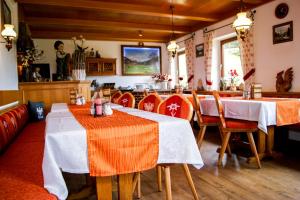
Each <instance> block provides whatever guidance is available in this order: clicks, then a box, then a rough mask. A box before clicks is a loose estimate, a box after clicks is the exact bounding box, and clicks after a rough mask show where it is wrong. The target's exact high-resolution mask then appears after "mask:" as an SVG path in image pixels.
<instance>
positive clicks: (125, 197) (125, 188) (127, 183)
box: [118, 173, 133, 200]
mask: <svg viewBox="0 0 300 200" xmlns="http://www.w3.org/2000/svg"><path fill="white" fill-rule="evenodd" d="M118 179H119V188H118V190H119V200H132V186H133V174H132V173H130V174H121V175H119V178H118Z"/></svg>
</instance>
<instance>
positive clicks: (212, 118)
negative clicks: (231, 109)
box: [202, 115, 220, 123]
mask: <svg viewBox="0 0 300 200" xmlns="http://www.w3.org/2000/svg"><path fill="white" fill-rule="evenodd" d="M202 120H203V123H219V122H220V118H219V117H215V116H208V115H202Z"/></svg>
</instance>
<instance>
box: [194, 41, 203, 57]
mask: <svg viewBox="0 0 300 200" xmlns="http://www.w3.org/2000/svg"><path fill="white" fill-rule="evenodd" d="M201 56H204V44H203V43H202V44H198V45H196V57H201Z"/></svg>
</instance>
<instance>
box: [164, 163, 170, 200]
mask: <svg viewBox="0 0 300 200" xmlns="http://www.w3.org/2000/svg"><path fill="white" fill-rule="evenodd" d="M164 168H165V184H166V199H167V200H172V190H171V175H170V167H169V166H166V167H164Z"/></svg>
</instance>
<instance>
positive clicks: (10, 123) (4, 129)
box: [0, 112, 18, 151]
mask: <svg viewBox="0 0 300 200" xmlns="http://www.w3.org/2000/svg"><path fill="white" fill-rule="evenodd" d="M17 131H18V125H17V120H16V118H15V116H14V115H13V114H12V113H11V112H8V113H5V114H3V115H1V116H0V139H1V141H0V151H2V150H3V149H4V148H5V147H6V146H7V145H8V144H9V142H10V141H11V140H12V139H13V137H14V136H15V135H16V134H17Z"/></svg>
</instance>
